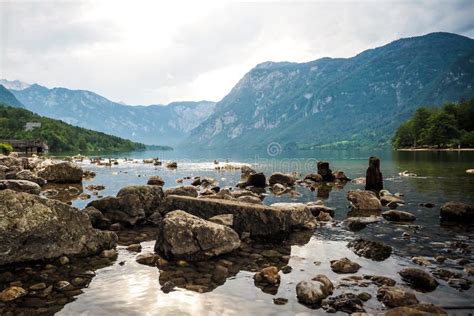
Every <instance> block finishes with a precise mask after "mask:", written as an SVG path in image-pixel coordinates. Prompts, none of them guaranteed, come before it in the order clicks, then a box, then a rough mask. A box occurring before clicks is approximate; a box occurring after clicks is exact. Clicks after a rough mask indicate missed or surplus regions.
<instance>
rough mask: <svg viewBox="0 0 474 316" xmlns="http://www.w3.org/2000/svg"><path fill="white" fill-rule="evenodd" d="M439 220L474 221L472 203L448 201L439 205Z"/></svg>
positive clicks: (473, 206)
mask: <svg viewBox="0 0 474 316" xmlns="http://www.w3.org/2000/svg"><path fill="white" fill-rule="evenodd" d="M440 216H441V220H443V221H452V222H459V223H472V222H474V205H469V204H465V203H460V202H448V203H445V204H444V205H443V206H441V209H440Z"/></svg>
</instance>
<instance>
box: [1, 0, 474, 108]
mask: <svg viewBox="0 0 474 316" xmlns="http://www.w3.org/2000/svg"><path fill="white" fill-rule="evenodd" d="M473 15H474V2H473V1H442V0H439V1H434V0H433V1H431V0H430V1H416V2H415V1H386V2H382V1H365V2H360V1H357V2H356V1H312V2H310V1H307V2H290V1H280V2H269V1H259V2H232V1H212V2H210V1H172V2H171V1H167V2H166V3H165V2H160V1H4V0H0V17H1V22H0V54H1V56H0V77H6V78H8V79H20V80H23V81H26V82H37V83H40V84H44V85H46V86H50V87H52V86H65V87H69V88H73V89H87V90H92V91H95V92H97V93H99V94H102V95H104V96H106V97H108V98H110V99H112V100H116V101H125V102H126V103H131V104H152V103H155V104H156V103H167V102H170V101H173V100H197V99H211V100H219V99H220V98H222V97H224V96H225V94H226V93H228V92H229V91H230V89H231V88H232V87H233V86H234V85H235V83H236V82H237V81H238V80H239V79H240V78H241V77H242V76H243V75H244V74H245V73H246V72H247V71H248V70H250V68H252V67H253V66H255V65H256V64H258V63H261V62H264V61H267V60H273V61H282V60H288V61H297V62H302V61H309V60H313V59H317V58H320V57H325V56H330V57H350V56H353V55H355V54H357V53H359V52H360V51H362V50H365V49H367V48H373V47H376V46H380V45H383V44H385V43H387V42H390V41H393V40H395V39H398V38H400V37H407V36H415V35H422V34H426V33H429V32H434V31H448V32H454V33H460V34H463V35H466V36H470V37H472V36H474V23H473V22H472V16H473Z"/></svg>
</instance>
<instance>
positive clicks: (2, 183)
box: [0, 180, 41, 195]
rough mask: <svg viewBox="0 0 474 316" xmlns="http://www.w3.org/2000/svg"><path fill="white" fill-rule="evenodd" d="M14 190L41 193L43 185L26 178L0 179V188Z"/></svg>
mask: <svg viewBox="0 0 474 316" xmlns="http://www.w3.org/2000/svg"><path fill="white" fill-rule="evenodd" d="M6 189H9V190H13V191H17V192H26V193H30V194H36V195H37V194H39V193H40V191H41V187H40V186H39V185H38V184H37V183H34V182H31V181H26V180H0V190H6Z"/></svg>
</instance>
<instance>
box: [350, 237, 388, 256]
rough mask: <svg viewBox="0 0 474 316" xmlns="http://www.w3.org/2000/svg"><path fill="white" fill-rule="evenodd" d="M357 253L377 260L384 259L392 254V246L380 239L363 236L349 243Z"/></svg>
mask: <svg viewBox="0 0 474 316" xmlns="http://www.w3.org/2000/svg"><path fill="white" fill-rule="evenodd" d="M347 247H349V248H350V249H352V251H354V252H355V253H356V254H357V255H359V256H362V257H365V258H369V259H372V260H375V261H383V260H385V259H387V258H388V257H390V255H391V254H392V247H390V246H387V245H385V244H383V243H381V242H378V241H371V240H364V239H362V238H359V239H356V240H353V241H351V242H349V243H348V244H347Z"/></svg>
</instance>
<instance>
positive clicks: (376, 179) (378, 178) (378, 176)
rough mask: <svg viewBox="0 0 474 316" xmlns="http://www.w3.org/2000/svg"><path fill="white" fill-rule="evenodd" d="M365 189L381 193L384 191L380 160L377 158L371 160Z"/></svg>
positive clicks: (366, 175)
mask: <svg viewBox="0 0 474 316" xmlns="http://www.w3.org/2000/svg"><path fill="white" fill-rule="evenodd" d="M365 189H366V190H372V191H380V190H382V189H383V176H382V172H380V159H379V158H377V157H370V158H369V167H368V168H367V172H366V174H365Z"/></svg>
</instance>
